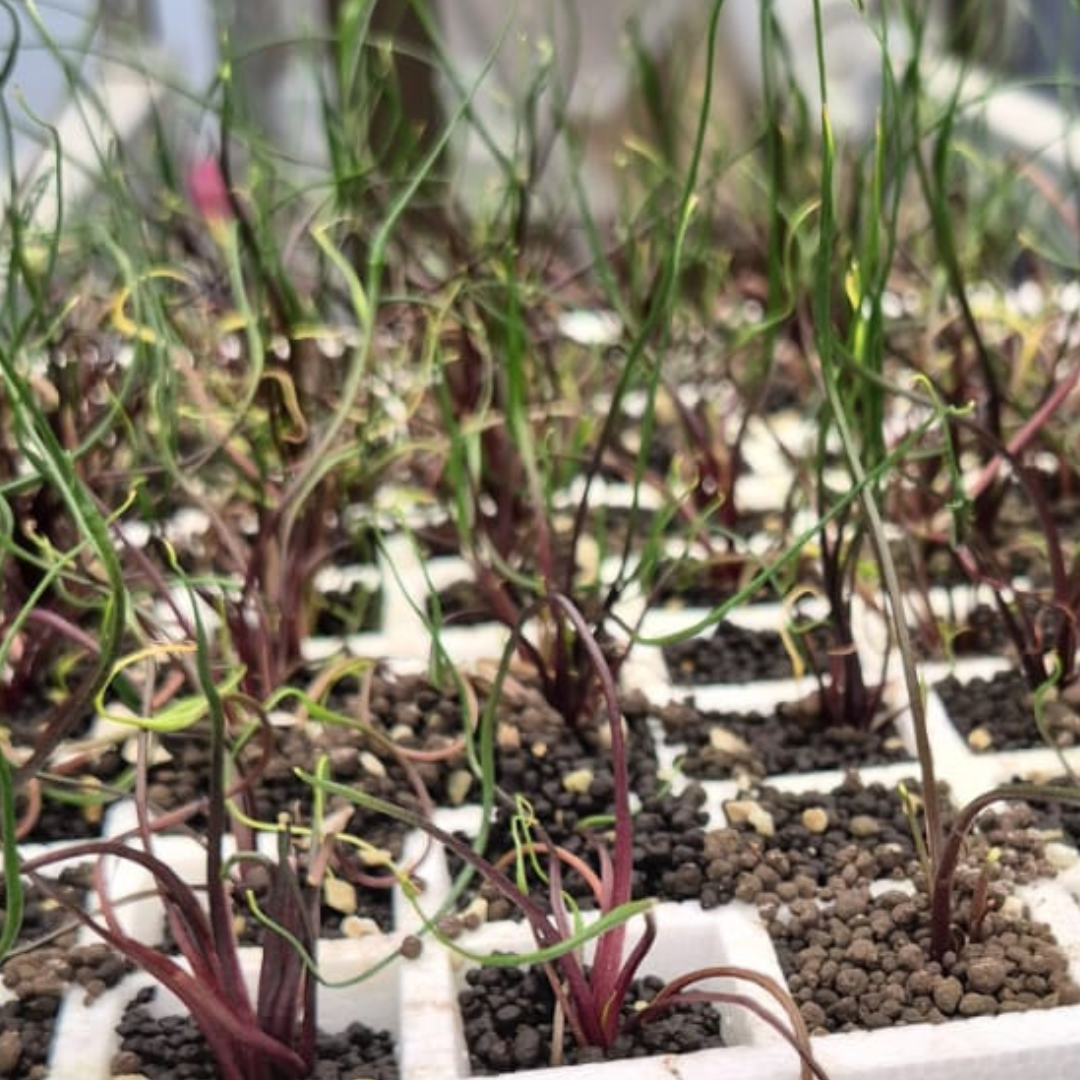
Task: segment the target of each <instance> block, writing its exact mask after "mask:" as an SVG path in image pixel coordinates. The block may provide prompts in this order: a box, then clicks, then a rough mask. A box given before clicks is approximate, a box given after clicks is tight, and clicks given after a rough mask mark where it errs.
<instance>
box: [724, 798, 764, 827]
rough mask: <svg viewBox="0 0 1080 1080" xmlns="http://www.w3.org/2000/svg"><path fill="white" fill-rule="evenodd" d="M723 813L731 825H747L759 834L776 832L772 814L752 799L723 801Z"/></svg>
mask: <svg viewBox="0 0 1080 1080" xmlns="http://www.w3.org/2000/svg"><path fill="white" fill-rule="evenodd" d="M724 813H725V814H727V818H728V821H730V822H731V824H732V825H749V826H750V827H751V828H752V829H753V830H754V832H756V833H757V834H758V835H759V836H773V835H774V834H775V833H776V824H775V822H774V821H773V816H772V814H770V813H769V811H768V810H766V809H765V808H764V807H763V806H762V805H761V804H760V803H758V802H756V801H755V800H753V799H732V800H731V802H727V803H724Z"/></svg>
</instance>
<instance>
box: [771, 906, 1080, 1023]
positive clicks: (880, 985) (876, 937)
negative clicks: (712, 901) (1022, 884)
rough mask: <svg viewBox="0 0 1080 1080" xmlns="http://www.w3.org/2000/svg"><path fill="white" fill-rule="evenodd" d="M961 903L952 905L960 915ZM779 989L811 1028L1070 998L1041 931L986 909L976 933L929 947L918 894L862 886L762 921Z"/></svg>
mask: <svg viewBox="0 0 1080 1080" xmlns="http://www.w3.org/2000/svg"><path fill="white" fill-rule="evenodd" d="M969 913H970V908H964V909H962V910H961V912H959V915H960V918H961V921H963V919H964V917H965V916H966V915H967V914H969ZM768 929H769V933H770V935H771V936H772V938H773V941H774V943H775V945H776V949H777V953H778V956H779V959H780V964H781V967H782V969H783V971H784V975H785V977H786V978H787V981H788V988H789V989H790V991H791V993H792V996H793V997H794V998H795V1001H796V1003H797V1004H798V1006H799V1010H800V1012H801V1013H802V1015H803V1019H804V1020H805V1021H806V1023H807V1025H808V1026H809V1027H810V1029H811V1031H812V1032H836V1031H852V1030H866V1029H874V1028H882V1027H893V1026H895V1025H898V1024H915V1023H924V1022H930V1023H937V1022H941V1021H943V1020H947V1019H950V1018H953V1017H970V1016H995V1015H998V1014H999V1013H1005V1012H1015V1011H1019V1010H1026V1009H1041V1008H1052V1007H1054V1006H1057V1005H1065V1004H1076V1003H1077V1002H1080V989H1078V988H1077V986H1076V985H1075V984H1074V983H1073V982H1072V980H1071V979H1070V977H1069V973H1068V960H1067V958H1066V956H1065V954H1064V953H1063V952H1062V951H1061V950H1060V949H1059V948H1058V947H1057V945H1056V944H1054V942H1053V940H1052V939H1051V937H1050V934H1049V931H1048V930H1047V929H1046V928H1045V927H1043V926H1040V925H1037V924H1032V923H1029V922H1028V921H1027V920H1026V919H1024V918H1022V917H1005V916H1004V915H1003V914H999V913H997V912H990V913H989V914H987V915H986V916H985V918H983V919H982V920H981V922H980V925H979V927H978V932H977V934H975V935H972V936H970V937H969V938H968V940H966V941H964V942H963V943H962V944H960V945H959V946H958V947H957V948H956V949H954V950H952V951H949V952H947V953H946V954H945V956H944V957H943V958H942V960H941V961H940V962H938V961H936V960H933V959H931V957H930V955H929V947H928V946H929V938H930V926H929V914H928V911H927V903H926V900H925V897H924V895H923V894H921V893H915V894H909V893H908V892H906V891H902V890H897V891H892V892H886V893H883V894H882V895H880V896H878V897H877V898H876V899H871V897H870V894H869V891H868V890H867V889H866V888H865V887H857V888H855V889H852V890H849V891H846V892H841V893H838V894H837V895H836V896H835V898H834V900H833V901H832V903H829V904H821V903H819V902H817V901H815V900H813V899H806V900H796V901H794V902H793V903H791V904H787V905H784V906H783V907H782V908H780V909H778V910H777V911H776V912H775V913H774V914H773V916H772V918H771V919H770V920H769V923H768Z"/></svg>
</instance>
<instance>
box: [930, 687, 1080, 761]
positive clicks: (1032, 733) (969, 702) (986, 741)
mask: <svg viewBox="0 0 1080 1080" xmlns="http://www.w3.org/2000/svg"><path fill="white" fill-rule="evenodd" d="M934 690H935V691H936V692H937V694H938V696H939V697H940V698H941V701H942V704H944V706H945V710H946V712H947V713H948V716H949V720H950V721H951V722H952V724H953V726H954V727H955V728H956V729H957V731H959V732H960V734H961V736H962V737H963V738H964V739H965V740H966V742H967V744H968V746H969V747H970V748H971V749H972V750H974V751H976V752H980V753H983V752H989V751H999V750H1027V749H1030V748H1032V747H1038V746H1045V745H1047V744H1046V742H1044V741H1043V738H1042V737H1041V735H1040V732H1039V726H1038V724H1037V723H1036V719H1035V701H1034V696H1033V695H1032V693H1031V691H1030V690H1029V689H1028V684H1027V681H1026V680H1025V678H1024V676H1023V674H1022V673H1021V672H1019V671H1017V670H1013V669H1011V670H1008V671H999V672H997V673H996V674H995V675H993V676H991V677H990V678H982V677H981V676H980V677H976V678H972V679H968V680H967V681H965V682H961V681H960V680H959V679H958V678H957V677H956V676H955V675H947V676H946V677H945V678H944V679H942V680H941V681H940V682H938V683H936V684H935V685H934ZM1043 715H1044V722H1045V727H1046V733H1047V735H1048V736H1049V740H1050V745H1051V746H1057V747H1060V748H1066V747H1070V746H1075V745H1077V743H1078V742H1080V717H1078V716H1077V714H1076V713H1075V712H1074V711H1073V710H1072V709H1071V708H1061V707H1057V704H1056V703H1050V704H1049V707H1047V708H1046V710H1045V711H1044V714H1043Z"/></svg>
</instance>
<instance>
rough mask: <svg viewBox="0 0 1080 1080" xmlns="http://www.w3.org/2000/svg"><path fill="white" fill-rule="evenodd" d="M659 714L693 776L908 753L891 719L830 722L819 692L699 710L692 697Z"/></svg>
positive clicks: (794, 769)
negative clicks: (752, 706) (750, 707)
mask: <svg viewBox="0 0 1080 1080" xmlns="http://www.w3.org/2000/svg"><path fill="white" fill-rule="evenodd" d="M657 715H658V716H659V718H660V721H661V723H662V724H663V727H664V732H665V734H666V736H667V741H668V744H669V745H671V746H685V747H686V752H685V753H684V754H683V755H682V756H681V757H680V759H679V767H680V769H681V770H682V771H683V772H684V773H685V774H686V775H687V776H690V777H693V778H694V779H696V780H729V779H737V780H741V781H747V780H760V779H763V778H764V777H766V776H778V775H782V774H789V773H807V772H816V771H819V770H823V769H848V768H851V769H855V768H862V767H866V766H869V765H884V764H889V763H891V762H897V761H905V760H909V755H908V752H907V750H906V749H905V748H904V745H903V743H902V742H901V740H900V739H899V737H898V736H897V735H896V734H895V732H894V731H893V728H892V725H891V724H881V725H880V726H872V727H869V728H854V727H851V726H849V725H846V724H843V723H835V722H831V721H830V719H829V718H828V716H827V715H826V714H825V712H824V711H823V709H822V708H821V702H820V698H818V697H817V695H811V696H810V697H808V698H806V699H804V700H802V701H798V702H788V703H784V704H781V705H778V706H777V707H776V708H775V709H774V710H773V712H772V713H771V714H769V715H763V714H761V713H719V712H702V711H701V710H699V709H697V708H696V707H695V706H694V703H693V698H692V697H691V698H690V699H688V700H687V701H685V702H676V703H672V704H670V705H666V706H664V707H663V708H661V709H659V710H658V711H657Z"/></svg>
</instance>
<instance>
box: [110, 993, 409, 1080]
mask: <svg viewBox="0 0 1080 1080" xmlns="http://www.w3.org/2000/svg"><path fill="white" fill-rule="evenodd" d="M153 996H154V989H153V987H149V988H147V989H145V990H143V991H140V993H139V994H138V995H136V997H135V998H134V1000H133V1001H132V1002H131V1003H130V1004H129V1005H128V1007H127V1009H125V1011H124V1017H123V1019H122V1020H121V1022H120V1025H119V1027H118V1031H119V1034H120V1038H121V1044H120V1050H119V1051H118V1052H117V1054H116V1056H115V1058H114V1060H113V1069H112V1071H113V1075H114V1076H119V1075H130V1074H141V1075H143V1076H145V1077H146V1078H147V1080H218V1076H219V1072H218V1066H217V1063H216V1062H215V1061H214V1060H213V1058H212V1057H211V1055H210V1051H209V1047H208V1046H207V1043H206V1040H205V1038H204V1037H203V1035H202V1033H201V1032H200V1031H199V1030H198V1028H197V1027H196V1026H195V1024H194V1023H193V1022H192V1020H191V1019H190V1018H189V1017H186V1016H166V1017H155V1016H154V1015H152V1013H151V1012H150V1011H149V1009H148V1008H147V1007H146V1006H147V1003H148V1002H149V1001H150V1000H152V998H153ZM397 1073H398V1070H397V1063H396V1060H395V1057H394V1041H393V1038H392V1036H391V1035H390V1034H389V1033H388V1032H385V1031H373V1030H372V1029H371V1028H368V1027H366V1026H365V1025H364V1024H362V1023H359V1022H357V1023H352V1024H350V1025H349V1026H348V1028H346V1029H345V1031H343V1032H339V1033H337V1034H334V1035H328V1034H325V1033H323V1032H320V1033H319V1036H318V1040H317V1044H316V1063H315V1068H314V1069H313V1070H312V1072H311V1075H310V1080H353V1078H355V1077H359V1076H363V1077H365V1078H370V1080H397Z"/></svg>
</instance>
